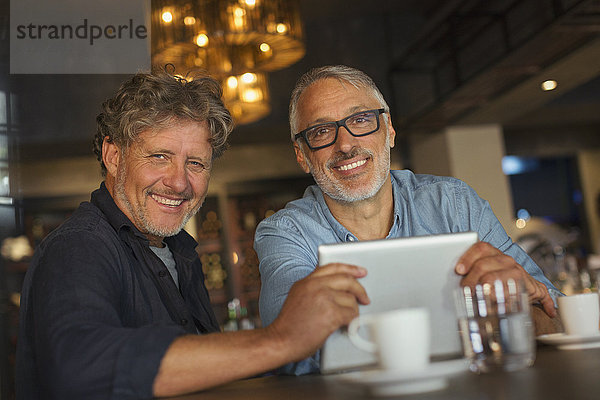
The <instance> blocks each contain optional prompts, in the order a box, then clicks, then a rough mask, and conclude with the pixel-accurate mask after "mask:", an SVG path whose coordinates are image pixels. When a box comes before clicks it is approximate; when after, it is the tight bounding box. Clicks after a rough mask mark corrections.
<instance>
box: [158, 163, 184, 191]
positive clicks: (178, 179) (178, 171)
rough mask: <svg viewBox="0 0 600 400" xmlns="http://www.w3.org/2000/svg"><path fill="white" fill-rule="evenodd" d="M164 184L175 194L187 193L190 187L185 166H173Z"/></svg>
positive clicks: (164, 179)
mask: <svg viewBox="0 0 600 400" xmlns="http://www.w3.org/2000/svg"><path fill="white" fill-rule="evenodd" d="M163 183H164V184H165V186H167V187H169V188H171V189H172V190H174V191H175V192H178V193H180V192H183V191H185V190H186V189H187V186H188V176H187V170H186V168H185V166H184V165H178V164H175V163H174V164H172V165H171V167H170V168H169V170H168V171H167V174H166V175H165V177H164V178H163Z"/></svg>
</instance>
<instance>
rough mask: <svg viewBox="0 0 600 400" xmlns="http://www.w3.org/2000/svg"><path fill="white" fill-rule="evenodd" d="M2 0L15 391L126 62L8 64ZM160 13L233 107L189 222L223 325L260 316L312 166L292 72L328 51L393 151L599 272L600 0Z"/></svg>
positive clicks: (159, 20) (161, 37)
mask: <svg viewBox="0 0 600 400" xmlns="http://www.w3.org/2000/svg"><path fill="white" fill-rule="evenodd" d="M1 4H2V5H1V7H2V8H1V12H0V54H1V57H0V68H1V71H2V73H1V75H0V243H1V245H2V247H1V250H2V252H1V255H2V256H1V258H0V278H1V279H0V322H1V329H0V351H1V354H0V356H1V357H0V362H1V363H2V376H1V379H2V380H1V381H0V383H1V386H0V389H1V393H0V394H1V395H2V398H11V396H12V395H13V394H12V384H11V380H12V374H13V366H14V346H15V341H16V332H17V328H18V325H17V319H18V318H17V316H18V307H19V292H20V286H21V282H22V279H23V276H24V273H25V271H26V270H27V266H28V261H29V259H30V257H31V254H32V251H33V249H34V248H35V246H36V245H37V244H38V243H39V242H40V241H41V240H42V239H43V238H44V236H45V235H46V234H47V233H48V232H50V231H51V230H52V229H54V228H55V227H57V226H58V225H59V224H60V223H61V222H62V221H64V219H65V218H67V217H68V216H69V214H70V213H71V212H72V211H73V210H74V209H75V208H76V207H77V205H78V204H79V203H80V202H81V201H85V200H88V199H89V194H90V192H91V191H93V190H94V189H96V188H97V187H98V185H99V183H100V182H101V180H102V178H101V175H100V168H99V165H98V163H97V161H96V160H95V157H94V156H93V154H92V150H91V149H92V145H91V141H92V137H93V135H94V132H95V117H96V115H97V114H98V113H99V112H100V104H101V103H102V102H103V101H104V100H105V99H107V98H108V97H110V96H111V95H112V94H113V93H114V92H115V91H116V89H117V88H118V87H119V85H120V83H121V82H122V81H123V80H125V79H126V78H127V77H128V76H127V75H119V74H114V75H113V74H102V75H100V74H98V75H90V74H60V75H59V74H43V75H41V74H40V75H35V74H18V73H13V74H10V71H9V56H10V46H9V42H10V32H9V31H10V29H9V26H10V25H9V24H10V21H9V15H10V12H9V6H10V1H8V0H2V1H1ZM147 22H148V25H151V26H152V40H151V45H150V47H151V49H150V51H151V54H152V62H153V63H154V64H158V65H164V64H166V63H172V64H173V65H174V68H175V69H174V71H175V73H178V74H181V75H182V76H185V75H186V74H187V71H190V70H191V69H194V68H202V69H206V70H208V71H209V72H210V73H211V74H212V75H214V76H215V77H217V78H218V79H220V80H221V82H222V85H223V89H224V93H225V99H226V102H227V104H228V107H229V108H230V109H231V111H232V113H233V114H234V116H235V118H236V123H237V127H236V129H235V130H234V132H233V134H232V136H231V148H230V149H229V150H228V151H227V152H226V154H225V155H224V157H223V158H222V159H220V160H219V161H218V162H217V164H216V165H215V169H214V175H213V177H212V179H211V187H210V193H209V197H208V198H207V200H206V203H205V205H204V206H203V208H202V209H201V211H200V213H199V214H198V216H197V217H196V218H195V219H194V220H193V221H191V222H190V224H189V225H188V226H187V228H186V229H187V230H188V232H190V233H191V234H192V235H193V236H195V237H196V239H197V240H198V242H199V247H198V253H199V254H200V256H201V258H202V261H203V266H204V272H205V274H206V281H207V285H208V287H209V291H210V293H211V299H212V302H213V305H214V307H215V310H216V313H217V316H218V318H219V319H220V321H221V322H222V324H223V327H224V329H243V328H251V327H253V326H257V325H258V324H259V320H258V314H257V313H258V308H257V299H258V293H259V290H260V276H259V272H258V260H257V258H256V254H255V253H254V251H253V249H252V242H253V233H254V229H255V227H256V225H257V223H258V222H260V220H262V219H263V218H265V217H266V216H268V215H270V214H271V213H273V212H275V211H276V210H278V209H279V208H282V207H283V206H284V205H285V204H286V202H288V201H290V200H292V199H294V198H297V197H299V196H301V195H302V193H303V191H304V189H305V188H306V186H307V185H309V184H311V183H312V179H311V177H310V176H308V175H305V174H304V173H303V172H302V171H301V170H300V168H299V167H298V166H297V165H296V162H295V158H294V153H293V150H292V146H291V144H290V141H289V128H288V122H287V107H288V101H289V95H290V92H291V90H292V88H293V85H294V83H295V81H296V79H297V78H298V77H299V76H300V75H301V74H302V73H304V72H305V71H307V70H308V69H310V68H312V67H315V66H322V65H326V64H346V65H349V66H352V67H356V68H359V69H361V70H363V71H365V72H366V73H367V74H368V75H370V76H371V77H372V78H373V79H374V81H375V82H376V83H377V85H378V86H379V88H380V90H381V91H382V93H383V94H384V96H385V97H386V100H387V101H388V103H389V105H390V109H391V117H392V122H393V124H394V127H395V128H396V132H397V143H396V147H395V148H394V149H393V154H392V164H393V168H408V169H411V170H413V171H415V172H416V173H433V174H439V175H450V176H455V177H458V178H460V179H463V180H465V181H466V182H467V183H469V184H470V185H471V186H473V187H474V188H475V189H476V190H477V192H478V193H479V194H480V195H481V196H482V197H483V198H485V199H487V200H488V201H489V202H490V204H491V205H492V208H493V209H494V211H495V213H496V215H497V216H498V218H499V219H500V221H501V222H502V224H503V225H504V227H505V229H506V230H507V231H508V232H509V234H510V235H511V236H512V237H513V239H514V240H516V241H518V242H519V243H520V244H521V245H522V246H523V247H524V248H525V249H526V250H527V251H528V252H529V253H530V254H531V255H532V257H534V259H535V260H536V261H537V262H538V263H539V264H540V266H541V267H542V268H543V269H544V271H545V272H546V274H547V275H548V276H549V277H550V279H551V280H553V282H555V283H556V284H557V285H558V286H559V287H560V288H561V289H562V290H563V291H564V292H566V293H573V292H578V291H586V290H593V289H594V288H596V286H597V279H596V271H597V269H598V268H600V263H599V261H598V256H596V254H598V253H600V1H593V0H518V1H515V0H488V1H483V0H481V1H473V0H471V1H470V0H418V1H417V0H402V1H394V0H372V1H368V2H367V1H361V0H321V1H317V0H302V1H286V0H271V1H270V0H226V1H225V0H224V1H203V0H153V1H152V3H151V9H150V10H149V20H148V21H147ZM13 72H15V71H13Z"/></svg>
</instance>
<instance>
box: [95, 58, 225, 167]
mask: <svg viewBox="0 0 600 400" xmlns="http://www.w3.org/2000/svg"><path fill="white" fill-rule="evenodd" d="M222 94H223V91H222V89H221V86H220V85H219V83H218V82H217V81H216V80H215V79H213V78H211V77H210V76H208V75H200V74H196V75H194V76H192V77H191V79H190V78H188V79H184V78H180V77H176V76H174V75H171V74H169V73H168V72H166V71H164V70H160V69H155V70H153V71H152V72H150V73H142V72H140V73H137V74H135V75H134V76H133V77H131V78H130V79H128V80H127V81H125V82H124V83H123V84H122V85H121V87H120V88H119V90H118V91H117V93H116V95H115V96H114V97H113V98H110V99H108V100H106V101H105V102H104V103H103V104H102V112H101V113H100V114H99V115H98V117H97V118H96V125H97V129H96V135H95V137H94V153H95V154H96V157H97V158H98V161H99V162H100V165H101V167H102V175H103V176H106V166H105V165H104V162H103V161H102V143H103V141H104V138H105V137H108V141H109V142H110V143H115V144H116V145H117V146H119V147H120V148H121V149H126V148H128V147H129V146H130V145H131V143H133V142H134V141H135V140H136V138H137V137H138V135H139V134H140V133H142V132H145V131H148V130H151V131H158V130H161V129H165V128H167V127H169V126H172V125H173V124H175V123H177V122H181V121H193V122H203V121H207V123H208V127H209V129H210V134H211V137H210V143H211V146H212V150H213V151H212V158H213V160H214V159H216V158H218V157H220V156H221V155H222V154H223V152H224V151H225V149H226V148H227V138H228V137H229V134H230V133H231V131H232V130H233V119H232V117H231V114H230V113H229V110H227V108H225V105H224V104H223V101H222V99H221V96H222Z"/></svg>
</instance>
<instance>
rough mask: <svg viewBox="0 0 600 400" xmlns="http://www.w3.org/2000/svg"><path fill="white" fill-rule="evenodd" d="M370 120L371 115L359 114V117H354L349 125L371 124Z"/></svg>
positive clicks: (371, 118)
mask: <svg viewBox="0 0 600 400" xmlns="http://www.w3.org/2000/svg"><path fill="white" fill-rule="evenodd" d="M371 120H373V115H372V114H360V115H356V116H354V117H353V118H352V119H351V120H350V123H351V124H356V125H360V124H367V123H369V122H371Z"/></svg>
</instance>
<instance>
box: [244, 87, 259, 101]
mask: <svg viewBox="0 0 600 400" xmlns="http://www.w3.org/2000/svg"><path fill="white" fill-rule="evenodd" d="M260 97H261V96H260V91H259V90H257V89H246V90H244V92H243V93H242V100H243V101H245V102H247V103H254V102H255V101H258V100H259V99H260Z"/></svg>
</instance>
